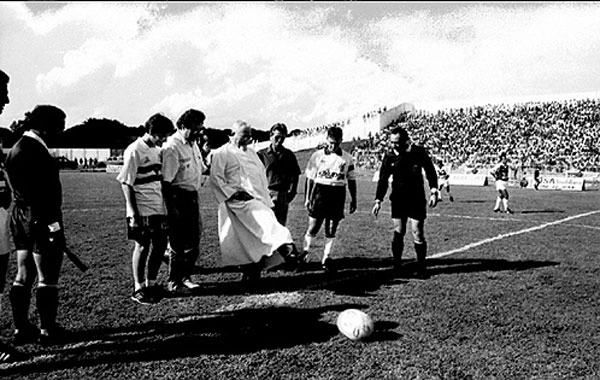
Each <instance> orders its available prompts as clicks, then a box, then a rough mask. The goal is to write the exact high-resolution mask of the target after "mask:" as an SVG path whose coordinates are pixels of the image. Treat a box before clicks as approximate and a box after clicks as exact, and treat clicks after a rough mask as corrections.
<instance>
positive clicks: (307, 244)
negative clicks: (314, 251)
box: [302, 235, 313, 252]
mask: <svg viewBox="0 0 600 380" xmlns="http://www.w3.org/2000/svg"><path fill="white" fill-rule="evenodd" d="M312 240H313V238H312V236H310V235H304V245H303V246H302V250H303V251H306V252H309V251H310V246H311V244H312Z"/></svg>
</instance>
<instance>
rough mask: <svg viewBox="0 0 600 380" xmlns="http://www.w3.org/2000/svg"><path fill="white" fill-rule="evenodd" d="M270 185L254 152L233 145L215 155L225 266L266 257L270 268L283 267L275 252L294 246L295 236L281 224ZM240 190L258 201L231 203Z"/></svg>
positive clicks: (213, 167) (212, 180)
mask: <svg viewBox="0 0 600 380" xmlns="http://www.w3.org/2000/svg"><path fill="white" fill-rule="evenodd" d="M267 184H268V181H267V176H266V174H265V167H264V165H263V164H262V162H261V161H260V159H259V158H258V155H257V154H256V152H255V151H254V150H253V149H252V148H247V149H246V150H245V151H244V150H242V149H240V148H238V147H237V146H236V145H234V144H233V143H229V144H225V145H224V146H222V147H220V148H219V149H216V150H215V151H214V152H213V157H212V165H211V169H210V185H211V188H212V190H213V192H214V194H215V197H216V198H217V201H218V202H219V212H218V218H219V242H220V246H221V257H222V260H223V265H225V266H228V265H244V264H250V263H257V262H259V261H260V260H261V259H262V258H263V257H265V259H266V260H265V267H266V268H271V267H274V266H277V265H279V264H282V263H283V258H282V257H281V255H280V254H279V253H278V252H275V250H276V249H278V248H279V247H280V246H282V245H283V244H291V243H293V239H292V234H291V233H290V231H289V230H288V229H287V228H286V227H285V226H282V225H281V224H279V222H277V219H276V218H275V214H274V213H273V210H272V209H271V207H273V202H272V201H271V198H270V196H269V190H268V188H267ZM240 190H242V191H245V192H247V193H248V194H250V195H252V196H253V197H254V199H252V200H249V201H237V200H228V199H229V198H230V197H231V196H232V195H233V194H235V193H236V192H237V191H240Z"/></svg>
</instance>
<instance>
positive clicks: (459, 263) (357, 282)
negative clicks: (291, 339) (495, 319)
mask: <svg viewBox="0 0 600 380" xmlns="http://www.w3.org/2000/svg"><path fill="white" fill-rule="evenodd" d="M365 260H366V259H358V258H346V259H339V260H337V261H338V265H337V268H338V273H337V274H336V275H335V277H332V278H331V279H330V280H329V281H327V282H323V283H322V285H321V286H320V287H321V288H324V289H329V290H331V291H333V292H335V293H337V294H343V295H352V296H364V297H369V296H373V295H374V294H375V293H374V292H375V291H377V290H379V289H380V288H381V287H382V286H386V285H397V284H402V283H406V282H408V281H411V280H413V279H422V278H421V277H420V276H419V275H418V273H417V263H416V261H415V260H406V261H404V262H403V265H402V267H401V269H399V270H396V269H394V268H393V264H392V260H391V259H376V260H373V261H374V265H372V266H371V267H370V268H368V267H366V266H365ZM558 264H559V263H557V262H553V261H535V260H524V261H508V260H502V259H454V258H439V259H428V260H427V268H428V269H427V274H428V275H427V277H426V278H425V279H430V278H432V277H434V276H436V275H439V274H458V273H473V272H486V271H493V272H495V271H523V270H529V269H536V268H542V267H547V266H554V265H558Z"/></svg>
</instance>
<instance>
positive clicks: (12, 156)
mask: <svg viewBox="0 0 600 380" xmlns="http://www.w3.org/2000/svg"><path fill="white" fill-rule="evenodd" d="M65 118H66V115H65V113H64V112H63V111H62V110H61V109H59V108H57V107H55V106H51V105H38V106H36V107H35V108H34V109H33V111H31V112H28V113H27V114H26V117H25V121H24V124H25V129H26V131H25V133H24V134H23V136H22V137H21V139H19V141H18V142H17V143H16V144H15V145H14V146H13V147H12V149H11V150H10V152H9V153H8V157H7V159H6V171H7V173H8V177H9V180H10V183H11V185H12V188H13V194H14V201H15V206H14V209H13V213H12V218H11V231H12V234H13V240H14V244H15V248H16V251H17V274H16V277H15V280H14V282H13V284H12V287H11V289H10V293H9V298H10V302H11V306H12V310H13V320H14V323H15V336H14V344H15V345H20V344H25V343H31V342H35V341H38V342H39V343H40V344H53V343H56V342H58V340H60V339H61V338H62V337H63V336H64V333H65V332H64V330H63V329H62V328H61V327H60V326H59V325H58V324H57V323H56V318H57V313H58V278H59V274H60V269H61V265H62V260H63V252H64V247H65V237H64V232H63V220H62V211H61V206H62V186H61V183H60V178H59V170H58V167H57V165H56V163H55V161H54V158H53V157H52V156H51V155H50V152H49V150H48V146H47V144H48V143H50V142H52V141H53V140H54V139H56V137H57V136H58V135H59V134H60V133H61V132H62V131H63V130H64V129H65ZM36 276H37V277H38V285H37V288H36V289H35V304H36V307H37V311H38V315H39V319H40V328H39V329H38V328H37V327H36V326H34V325H32V324H31V323H30V322H29V306H30V298H31V290H32V287H33V284H34V280H35V278H36Z"/></svg>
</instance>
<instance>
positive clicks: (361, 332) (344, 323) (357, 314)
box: [336, 309, 375, 341]
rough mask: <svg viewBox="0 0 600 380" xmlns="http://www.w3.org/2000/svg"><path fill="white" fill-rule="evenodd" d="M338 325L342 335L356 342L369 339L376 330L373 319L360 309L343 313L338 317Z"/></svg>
mask: <svg viewBox="0 0 600 380" xmlns="http://www.w3.org/2000/svg"><path fill="white" fill-rule="evenodd" d="M336 325H337V327H338V330H340V332H341V333H342V334H344V335H345V336H346V337H348V339H351V340H355V341H356V340H363V339H365V338H367V337H369V336H370V335H371V334H372V333H373V330H375V325H374V323H373V319H371V317H369V315H368V314H367V313H365V312H363V311H360V310H358V309H347V310H344V311H342V312H341V313H340V314H339V315H338V318H337V322H336Z"/></svg>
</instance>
